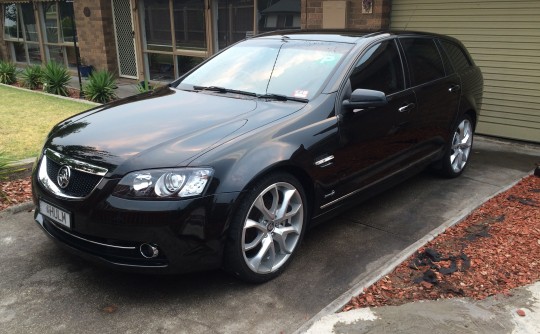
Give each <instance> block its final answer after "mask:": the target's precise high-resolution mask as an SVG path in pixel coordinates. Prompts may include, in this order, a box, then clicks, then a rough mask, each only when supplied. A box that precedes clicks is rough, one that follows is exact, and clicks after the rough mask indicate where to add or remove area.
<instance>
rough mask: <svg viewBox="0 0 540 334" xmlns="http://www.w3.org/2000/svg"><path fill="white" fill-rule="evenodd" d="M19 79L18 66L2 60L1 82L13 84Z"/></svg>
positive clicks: (0, 67) (0, 63)
mask: <svg viewBox="0 0 540 334" xmlns="http://www.w3.org/2000/svg"><path fill="white" fill-rule="evenodd" d="M16 81H17V68H16V67H15V65H14V64H13V63H10V62H6V61H0V83H3V84H6V85H12V84H14V83H15V82H16Z"/></svg>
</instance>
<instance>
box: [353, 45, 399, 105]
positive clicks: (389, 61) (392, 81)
mask: <svg viewBox="0 0 540 334" xmlns="http://www.w3.org/2000/svg"><path fill="white" fill-rule="evenodd" d="M350 80H351V88H352V90H355V89H358V88H363V89H372V90H378V91H381V92H384V93H385V94H386V95H388V94H392V93H396V92H398V91H401V90H403V89H404V86H405V85H404V80H403V67H402V66H401V59H400V57H399V53H398V50H397V47H396V44H395V42H394V41H385V42H382V43H380V44H377V45H374V46H372V47H371V48H369V49H368V50H367V51H366V53H364V55H363V56H362V57H361V58H360V60H358V62H357V63H356V65H355V67H354V70H353V73H352V74H351V77H350Z"/></svg>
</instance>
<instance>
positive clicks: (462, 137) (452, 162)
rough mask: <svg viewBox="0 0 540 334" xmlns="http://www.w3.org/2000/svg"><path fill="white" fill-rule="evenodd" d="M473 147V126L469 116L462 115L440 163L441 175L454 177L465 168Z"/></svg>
mask: <svg viewBox="0 0 540 334" xmlns="http://www.w3.org/2000/svg"><path fill="white" fill-rule="evenodd" d="M472 145H473V125H472V121H471V118H470V116H468V115H463V117H462V118H461V120H460V121H459V123H458V125H457V126H456V128H455V129H454V133H453V135H452V141H451V142H450V143H449V146H448V148H447V151H446V154H445V156H444V158H443V161H442V170H441V171H442V173H443V174H444V175H445V176H447V177H456V176H459V175H461V173H463V170H464V169H465V167H466V166H467V162H468V161H469V156H470V154H471V149H472Z"/></svg>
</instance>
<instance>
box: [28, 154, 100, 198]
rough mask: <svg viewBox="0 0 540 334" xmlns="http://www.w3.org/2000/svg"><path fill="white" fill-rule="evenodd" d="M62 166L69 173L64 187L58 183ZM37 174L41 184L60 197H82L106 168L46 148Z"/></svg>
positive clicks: (88, 192) (96, 183)
mask: <svg viewBox="0 0 540 334" xmlns="http://www.w3.org/2000/svg"><path fill="white" fill-rule="evenodd" d="M63 167H69V168H68V172H69V173H67V174H68V177H67V178H68V179H69V180H68V183H67V186H65V188H62V187H61V186H60V184H59V183H58V178H59V176H58V173H59V171H60V170H61V169H62V168H63ZM37 174H38V177H37V178H38V180H39V182H40V183H41V185H42V186H43V187H44V188H45V189H46V190H48V191H49V192H50V193H52V194H54V195H56V196H58V197H62V198H68V199H84V198H86V197H88V196H89V195H90V194H91V193H92V191H93V190H94V189H95V188H96V187H97V185H98V184H99V182H100V181H101V179H102V178H103V177H104V176H105V174H107V169H106V168H103V167H99V166H95V165H91V164H89V163H86V162H84V161H80V160H76V159H72V158H70V157H68V156H66V155H64V154H61V153H58V152H55V151H53V150H51V149H46V150H45V151H44V152H43V156H42V158H41V161H40V163H39V168H38V173H37ZM64 181H65V180H64Z"/></svg>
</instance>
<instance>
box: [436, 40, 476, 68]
mask: <svg viewBox="0 0 540 334" xmlns="http://www.w3.org/2000/svg"><path fill="white" fill-rule="evenodd" d="M441 44H442V46H443V47H444V50H445V51H446V54H448V57H450V60H451V61H452V64H454V68H455V69H456V71H458V72H461V71H463V70H466V69H467V68H468V67H470V66H471V65H472V63H471V61H470V59H469V57H468V56H467V55H466V53H465V51H463V49H462V48H461V47H459V46H458V45H456V44H454V43H452V42H448V41H443V40H442V41H441Z"/></svg>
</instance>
